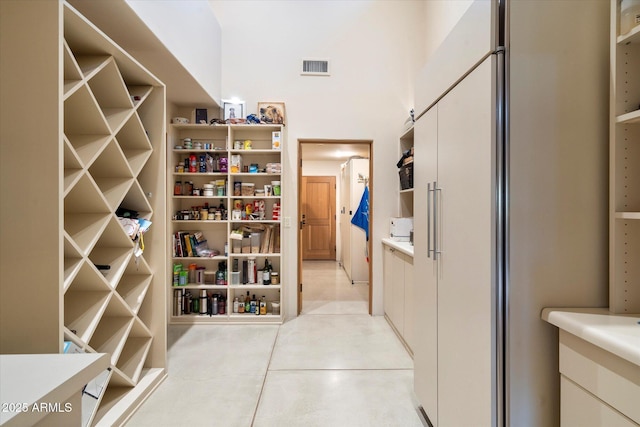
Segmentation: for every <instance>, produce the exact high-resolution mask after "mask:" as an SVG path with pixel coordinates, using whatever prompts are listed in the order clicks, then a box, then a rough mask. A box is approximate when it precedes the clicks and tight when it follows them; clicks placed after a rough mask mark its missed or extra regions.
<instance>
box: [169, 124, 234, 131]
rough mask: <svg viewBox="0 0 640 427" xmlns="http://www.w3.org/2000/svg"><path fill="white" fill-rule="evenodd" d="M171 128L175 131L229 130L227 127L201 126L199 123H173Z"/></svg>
mask: <svg viewBox="0 0 640 427" xmlns="http://www.w3.org/2000/svg"><path fill="white" fill-rule="evenodd" d="M171 127H173V128H175V129H218V130H222V129H225V130H226V128H227V125H201V124H197V123H186V124H184V123H171Z"/></svg>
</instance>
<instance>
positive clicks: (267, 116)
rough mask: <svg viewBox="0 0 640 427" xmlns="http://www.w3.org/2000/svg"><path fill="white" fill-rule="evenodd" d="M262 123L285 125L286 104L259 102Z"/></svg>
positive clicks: (259, 115) (259, 114)
mask: <svg viewBox="0 0 640 427" xmlns="http://www.w3.org/2000/svg"><path fill="white" fill-rule="evenodd" d="M258 117H259V118H260V121H262V122H265V123H270V124H278V125H283V124H285V111H284V102H258Z"/></svg>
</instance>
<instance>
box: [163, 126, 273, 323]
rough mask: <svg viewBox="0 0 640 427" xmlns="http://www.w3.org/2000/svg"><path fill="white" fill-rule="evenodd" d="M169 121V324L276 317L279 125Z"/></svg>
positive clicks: (269, 318)
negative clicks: (254, 308) (243, 305)
mask: <svg viewBox="0 0 640 427" xmlns="http://www.w3.org/2000/svg"><path fill="white" fill-rule="evenodd" d="M170 126H171V127H172V135H173V137H172V143H171V144H170V147H169V150H168V153H169V156H168V157H169V159H168V168H169V173H168V175H169V176H170V177H171V179H170V182H169V195H168V197H169V199H170V203H169V214H170V215H171V218H172V219H171V225H170V230H171V233H170V234H171V236H170V240H171V244H172V246H173V249H172V257H171V265H172V267H171V268H170V271H168V272H167V276H168V277H167V278H168V283H170V284H171V285H170V286H169V287H168V288H169V301H170V303H169V305H170V313H169V315H170V322H171V323H210V322H277V323H280V322H282V314H283V313H282V311H281V310H280V307H281V303H282V293H281V290H282V284H281V282H280V275H279V273H280V272H281V269H282V267H283V265H284V264H283V260H282V255H281V249H280V243H281V241H282V239H281V236H282V229H281V226H280V225H281V218H282V213H281V206H282V194H283V189H282V186H281V176H282V175H281V174H282V151H281V147H282V144H283V143H284V140H283V138H284V135H283V126H280V125H245V124H238V125H204V124H171V125H170ZM196 246H197V247H196ZM266 262H268V263H269V265H270V267H271V271H270V272H269V273H268V276H269V280H268V284H267V285H265V284H263V270H264V267H265V263H266ZM264 283H267V280H266V279H264ZM247 295H248V296H249V299H250V300H253V299H254V298H253V297H254V296H255V298H256V299H255V300H256V301H257V303H258V305H259V303H260V300H264V304H265V310H263V311H262V313H259V314H257V315H256V314H255V313H250V312H245V311H244V310H241V309H239V303H240V302H241V301H243V300H244V299H246V298H247ZM263 297H264V298H263ZM236 298H237V299H238V301H237V302H236V301H235V300H236ZM249 305H250V304H249ZM236 307H238V308H237V309H236ZM214 311H215V313H214Z"/></svg>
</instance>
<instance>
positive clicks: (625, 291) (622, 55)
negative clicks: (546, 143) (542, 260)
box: [609, 0, 640, 313]
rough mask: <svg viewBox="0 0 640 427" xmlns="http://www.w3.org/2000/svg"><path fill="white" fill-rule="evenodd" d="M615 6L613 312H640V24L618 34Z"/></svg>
mask: <svg viewBox="0 0 640 427" xmlns="http://www.w3.org/2000/svg"><path fill="white" fill-rule="evenodd" d="M611 8H612V9H611V102H610V109H611V123H610V154H609V161H610V166H609V172H610V193H609V194H610V206H611V208H610V209H611V210H610V236H609V238H610V246H609V251H610V253H609V257H610V258H609V259H610V265H609V308H610V310H611V312H613V313H640V263H638V260H639V259H640V79H638V78H637V76H639V75H640V25H636V26H635V27H633V28H632V29H631V30H630V31H629V32H627V33H625V34H620V30H619V28H620V19H619V17H620V2H619V1H616V0H612V1H611Z"/></svg>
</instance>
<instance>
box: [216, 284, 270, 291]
mask: <svg viewBox="0 0 640 427" xmlns="http://www.w3.org/2000/svg"><path fill="white" fill-rule="evenodd" d="M228 287H229V288H230V289H246V290H250V289H264V290H265V291H266V290H268V289H282V285H281V284H278V285H263V284H262V283H252V284H247V285H229V286H228Z"/></svg>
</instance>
